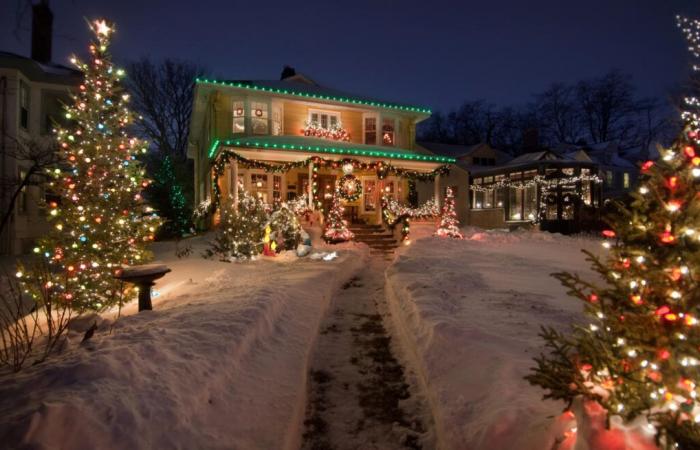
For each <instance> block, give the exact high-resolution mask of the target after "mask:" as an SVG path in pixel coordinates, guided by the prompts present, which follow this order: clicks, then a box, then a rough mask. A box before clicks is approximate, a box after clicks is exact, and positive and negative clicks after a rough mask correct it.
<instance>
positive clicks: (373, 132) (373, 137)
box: [365, 117, 377, 145]
mask: <svg viewBox="0 0 700 450" xmlns="http://www.w3.org/2000/svg"><path fill="white" fill-rule="evenodd" d="M365 144H367V145H377V118H376V117H365Z"/></svg>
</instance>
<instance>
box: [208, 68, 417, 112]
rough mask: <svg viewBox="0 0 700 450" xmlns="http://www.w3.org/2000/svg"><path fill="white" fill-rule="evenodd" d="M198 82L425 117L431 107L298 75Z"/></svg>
mask: <svg viewBox="0 0 700 450" xmlns="http://www.w3.org/2000/svg"><path fill="white" fill-rule="evenodd" d="M197 83H198V84H212V85H217V86H226V87H230V88H236V89H246V90H254V91H260V92H268V93H271V94H277V95H290V96H296V97H303V98H307V99H309V100H324V101H332V102H339V103H346V104H352V105H358V106H373V107H375V108H386V109H391V110H395V111H405V112H412V113H418V114H421V115H425V116H424V117H427V116H428V115H430V109H429V108H425V107H422V106H411V105H407V104H404V103H397V102H391V101H386V100H381V99H377V98H374V97H368V96H364V95H356V94H352V93H348V92H344V91H340V90H337V89H332V88H328V87H324V86H320V85H318V84H316V83H315V82H312V83H309V82H306V81H305V80H301V79H299V78H298V77H290V78H286V79H284V80H211V79H203V78H198V79H197Z"/></svg>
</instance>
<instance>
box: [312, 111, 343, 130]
mask: <svg viewBox="0 0 700 450" xmlns="http://www.w3.org/2000/svg"><path fill="white" fill-rule="evenodd" d="M309 122H310V123H311V124H312V125H316V126H318V127H320V128H323V129H324V130H331V129H333V128H336V127H337V126H338V125H339V124H340V114H339V113H337V112H331V111H319V110H313V109H312V110H310V111H309Z"/></svg>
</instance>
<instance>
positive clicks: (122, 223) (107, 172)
mask: <svg viewBox="0 0 700 450" xmlns="http://www.w3.org/2000/svg"><path fill="white" fill-rule="evenodd" d="M90 27H91V30H92V31H93V32H94V34H95V41H94V42H92V43H91V44H90V47H89V50H90V61H89V62H87V63H84V62H82V61H79V60H77V59H75V58H73V59H72V62H73V63H74V64H75V66H76V67H77V68H78V69H79V70H80V71H82V72H83V74H84V80H83V82H82V83H81V84H80V86H79V91H78V94H77V95H75V96H74V104H73V105H72V106H67V107H66V112H65V118H66V119H67V122H68V125H66V126H65V127H59V128H58V130H56V133H57V139H58V142H59V147H60V150H59V152H60V157H61V159H62V164H61V166H60V167H61V168H60V169H55V171H53V172H52V175H53V178H52V181H51V182H50V185H49V186H48V190H49V191H50V192H52V193H53V194H55V195H57V196H58V197H59V198H60V200H58V201H51V202H49V204H48V205H47V209H48V213H49V219H50V223H51V227H52V228H51V231H50V232H49V234H48V235H47V236H46V237H45V238H43V239H41V240H40V241H39V242H38V244H37V246H36V248H34V252H35V253H36V254H37V255H39V256H40V257H42V258H45V259H46V261H47V262H48V264H49V267H50V277H51V279H50V280H49V281H47V282H46V283H44V285H43V286H41V287H37V284H36V283H34V282H33V280H36V279H39V278H40V277H41V276H43V275H40V274H38V273H33V272H32V268H31V267H29V268H28V270H25V271H24V272H23V273H24V278H25V280H24V281H25V287H26V289H27V291H28V292H29V293H30V294H31V295H32V297H33V298H34V299H35V300H37V301H39V300H40V299H41V298H44V297H46V295H47V293H46V292H42V290H43V289H47V290H51V291H52V292H51V294H52V295H54V296H60V297H62V298H64V299H65V301H67V302H70V303H71V304H72V305H73V307H75V308H76V309H78V310H84V309H95V310H99V309H102V308H104V307H108V306H110V305H113V304H115V303H116V302H117V301H119V300H120V282H118V281H116V280H115V279H114V278H113V275H114V274H115V272H116V271H118V270H119V269H120V268H121V267H122V266H130V265H134V264H141V263H144V262H146V261H147V260H148V258H149V253H148V252H147V251H146V244H147V243H148V242H150V241H151V240H153V238H154V234H155V232H156V230H157V228H158V226H159V225H160V219H159V218H158V217H157V216H156V215H155V214H153V212H152V209H151V208H149V207H148V206H147V205H146V204H144V201H143V198H142V197H141V191H142V190H143V189H144V188H145V187H146V186H148V181H147V180H145V179H144V170H143V168H142V167H141V165H140V164H139V163H138V161H137V160H136V156H137V154H139V153H143V152H145V151H146V145H145V144H144V143H142V142H139V141H138V140H137V139H135V138H134V137H132V136H129V134H128V132H127V129H128V127H129V125H130V124H131V122H132V114H131V112H130V111H129V108H128V101H129V96H128V95H127V94H126V93H125V92H124V90H123V89H122V87H121V80H122V79H123V77H124V75H125V74H124V71H123V70H121V69H117V68H115V67H114V65H113V64H112V60H111V55H110V53H109V44H110V38H111V35H112V34H113V33H114V27H113V25H111V24H109V23H107V22H106V21H105V20H98V21H95V22H93V23H91V24H90ZM126 294H127V297H128V295H129V292H127V293H126Z"/></svg>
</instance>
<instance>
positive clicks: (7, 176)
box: [0, 1, 82, 254]
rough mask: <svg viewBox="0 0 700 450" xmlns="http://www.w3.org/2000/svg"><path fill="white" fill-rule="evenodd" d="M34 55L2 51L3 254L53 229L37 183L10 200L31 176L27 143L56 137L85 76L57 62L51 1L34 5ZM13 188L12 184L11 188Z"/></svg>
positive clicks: (0, 157)
mask: <svg viewBox="0 0 700 450" xmlns="http://www.w3.org/2000/svg"><path fill="white" fill-rule="evenodd" d="M32 13H33V18H32V19H33V20H32V50H31V57H26V56H21V55H17V54H14V53H9V52H3V51H0V164H1V166H0V176H1V177H2V181H3V190H2V195H0V203H1V205H2V208H1V210H2V213H3V216H4V215H5V212H8V213H9V216H8V217H9V220H8V222H7V224H6V226H5V228H4V230H3V232H2V235H1V236H0V253H2V254H21V253H26V252H28V251H29V250H30V249H31V248H32V247H33V244H34V241H35V239H36V238H37V237H39V236H42V235H44V234H45V233H46V231H47V229H48V223H47V221H46V220H45V218H44V214H43V211H42V210H41V208H40V205H41V204H42V203H43V198H44V195H45V193H44V192H43V191H42V189H41V187H40V186H38V185H37V183H33V184H32V185H29V186H26V187H25V188H23V189H22V191H20V192H19V196H18V197H17V199H16V202H15V205H14V208H13V209H12V211H10V210H9V209H10V200H11V197H12V195H13V193H14V191H15V189H13V188H12V187H13V186H19V181H18V180H21V179H23V178H24V177H25V175H26V174H27V167H28V164H29V162H28V161H27V160H22V159H21V153H22V152H21V151H20V150H19V148H20V147H19V145H21V143H22V142H27V141H34V142H42V141H48V140H50V139H51V130H52V128H53V124H54V123H55V122H61V120H62V118H63V112H62V105H63V104H65V103H67V102H70V92H71V91H72V90H74V89H77V86H78V85H79V84H80V81H81V80H82V74H81V73H80V72H78V71H76V70H74V69H71V68H68V67H65V66H62V65H60V64H55V63H52V62H51V28H52V22H53V14H52V12H51V10H50V9H49V6H48V1H42V2H40V3H38V4H35V5H33V7H32ZM8 186H9V188H8Z"/></svg>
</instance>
